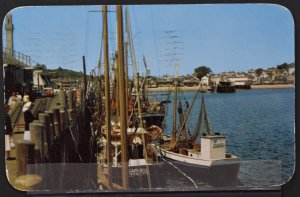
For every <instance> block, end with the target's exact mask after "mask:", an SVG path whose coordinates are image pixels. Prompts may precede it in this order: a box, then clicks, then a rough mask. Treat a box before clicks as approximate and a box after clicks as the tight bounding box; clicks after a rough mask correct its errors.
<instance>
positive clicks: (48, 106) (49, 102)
mask: <svg viewBox="0 0 300 197" xmlns="http://www.w3.org/2000/svg"><path fill="white" fill-rule="evenodd" d="M51 103H52V98H48V97H47V98H46V105H45V110H49V108H50V106H51Z"/></svg>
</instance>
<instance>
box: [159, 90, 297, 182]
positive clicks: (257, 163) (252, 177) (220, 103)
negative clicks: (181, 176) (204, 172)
mask: <svg viewBox="0 0 300 197" xmlns="http://www.w3.org/2000/svg"><path fill="white" fill-rule="evenodd" d="M194 95H195V92H184V93H179V95H178V97H179V100H181V102H182V104H183V108H184V109H185V104H184V103H185V101H188V102H189V104H190V105H191V103H192V99H193V97H194ZM203 95H204V97H205V103H206V109H207V112H208V116H209V120H210V124H211V128H212V130H213V131H214V132H220V133H221V134H222V135H225V136H226V137H227V152H229V153H232V154H234V155H237V156H239V157H240V158H241V160H242V162H241V167H240V173H239V179H240V181H241V185H243V186H272V185H279V184H283V183H285V182H286V181H288V180H289V178H290V177H291V176H292V174H293V171H294V156H295V147H294V145H295V143H294V142H295V135H294V125H295V95H294V89H272V90H268V89H266V90H247V91H238V92H236V93H232V94H218V93H215V94H212V93H206V94H203ZM157 97H163V98H166V96H157ZM170 99H171V101H172V100H173V94H171V95H170ZM200 102H201V96H200V94H199V95H198V97H197V99H196V101H195V104H194V106H193V108H192V111H191V117H190V120H189V122H188V123H187V124H188V127H189V130H190V131H191V132H192V131H193V130H194V126H195V122H196V121H197V118H198V114H199V112H200ZM167 110H168V115H167V117H166V122H165V129H166V131H171V128H172V125H173V117H172V114H173V104H172V103H171V104H168V105H167ZM167 133H168V132H167ZM177 182H178V180H177ZM179 182H180V181H179ZM183 182H184V181H183ZM183 182H182V183H183ZM174 184H175V185H174ZM174 184H173V183H172V185H173V186H175V187H176V183H174ZM177 184H178V183H177ZM200 185H201V184H200ZM181 187H182V185H181Z"/></svg>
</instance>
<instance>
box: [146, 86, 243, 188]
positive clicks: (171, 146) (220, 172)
mask: <svg viewBox="0 0 300 197" xmlns="http://www.w3.org/2000/svg"><path fill="white" fill-rule="evenodd" d="M199 88H200V86H199ZM198 92H199V89H198V91H197V93H196V95H195V97H194V99H193V102H192V105H191V107H190V108H189V109H188V110H187V112H186V114H185V116H184V115H183V113H182V107H181V104H180V103H179V107H178V113H179V117H180V118H179V119H180V123H181V124H180V128H178V129H176V127H175V126H174V127H175V128H173V132H172V136H171V137H166V136H163V137H162V138H161V139H160V141H159V143H152V148H153V149H154V150H155V151H156V153H157V154H158V155H160V156H161V157H162V159H163V160H164V161H165V162H167V163H169V164H170V165H172V166H175V167H176V168H178V171H179V172H180V175H181V176H182V174H183V175H184V176H187V177H188V178H190V179H191V180H193V181H209V182H210V183H211V184H212V185H214V183H215V184H216V185H220V183H221V185H226V184H229V185H230V184H231V183H233V182H234V183H233V184H235V183H236V182H237V181H238V180H237V175H238V172H239V168H240V158H239V157H238V156H235V155H232V154H229V153H227V152H226V137H225V136H223V135H221V134H220V133H217V132H215V133H214V132H212V131H211V129H210V124H209V120H208V115H207V112H206V107H205V100H204V96H203V94H202V102H201V109H200V113H199V117H198V122H197V123H196V125H195V129H194V133H193V134H192V135H191V134H189V132H188V131H187V129H186V121H187V119H188V117H189V114H190V111H191V108H192V107H193V105H194V102H195V99H196V97H197V94H198ZM174 97H175V99H176V96H174ZM176 103H177V102H175V104H174V105H176ZM203 116H204V126H205V128H206V132H203V133H202V135H201V127H202V119H203ZM174 117H175V118H174V119H175V121H176V114H175V115H174ZM174 125H175V124H174ZM177 131H178V132H177ZM177 133H178V134H177ZM199 136H200V137H199ZM198 138H200V140H199V139H198ZM199 141H200V143H199Z"/></svg>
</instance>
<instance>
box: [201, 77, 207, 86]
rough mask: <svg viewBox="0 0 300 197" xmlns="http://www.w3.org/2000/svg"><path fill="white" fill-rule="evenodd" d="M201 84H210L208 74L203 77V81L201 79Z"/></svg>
mask: <svg viewBox="0 0 300 197" xmlns="http://www.w3.org/2000/svg"><path fill="white" fill-rule="evenodd" d="M200 84H201V85H208V84H209V80H208V77H207V76H204V77H202V78H201V81H200Z"/></svg>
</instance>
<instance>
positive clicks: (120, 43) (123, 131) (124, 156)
mask: <svg viewBox="0 0 300 197" xmlns="http://www.w3.org/2000/svg"><path fill="white" fill-rule="evenodd" d="M116 7H117V39H118V40H117V43H118V71H119V73H118V77H119V96H120V106H121V107H120V126H121V165H122V185H123V187H124V189H128V154H127V151H128V150H127V148H128V146H127V114H126V108H127V102H126V101H125V77H124V74H125V72H124V50H123V12H122V6H121V5H117V6H116Z"/></svg>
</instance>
